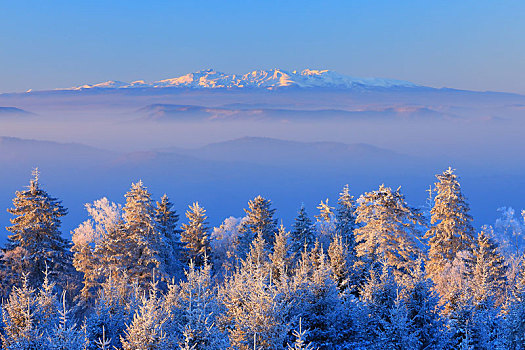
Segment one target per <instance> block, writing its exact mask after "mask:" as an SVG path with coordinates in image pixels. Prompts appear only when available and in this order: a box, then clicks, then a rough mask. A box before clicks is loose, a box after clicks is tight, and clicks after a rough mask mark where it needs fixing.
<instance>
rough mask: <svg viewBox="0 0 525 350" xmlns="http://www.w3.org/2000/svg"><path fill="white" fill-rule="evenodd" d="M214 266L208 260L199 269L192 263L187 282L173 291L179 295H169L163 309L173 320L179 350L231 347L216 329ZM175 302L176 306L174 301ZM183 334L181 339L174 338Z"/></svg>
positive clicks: (217, 349) (173, 330)
mask: <svg viewBox="0 0 525 350" xmlns="http://www.w3.org/2000/svg"><path fill="white" fill-rule="evenodd" d="M211 269H212V267H211V264H209V263H208V262H207V261H206V260H205V261H204V264H203V266H202V267H201V268H200V269H197V268H196V267H195V264H194V263H193V261H190V265H189V269H188V270H187V271H185V274H186V281H182V282H181V283H180V286H179V288H177V289H170V291H176V293H177V295H175V296H173V295H172V296H170V295H168V296H167V297H166V300H165V304H166V305H165V306H164V308H165V309H166V310H168V313H169V316H170V321H169V322H170V325H171V326H170V328H169V330H170V331H171V333H172V335H168V336H169V337H171V338H173V339H172V340H171V342H173V343H179V347H180V348H189V349H195V350H207V349H209V350H220V349H226V348H227V347H228V341H227V336H226V335H225V334H223V333H221V332H220V330H219V329H218V327H217V323H216V317H217V314H218V310H219V307H218V304H217V296H216V290H215V288H214V286H213V283H212V279H211ZM174 299H176V300H175V302H173V300H174ZM180 333H182V334H183V337H182V339H180V337H178V336H174V335H175V334H177V335H178V334H180Z"/></svg>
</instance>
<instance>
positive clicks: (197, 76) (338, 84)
mask: <svg viewBox="0 0 525 350" xmlns="http://www.w3.org/2000/svg"><path fill="white" fill-rule="evenodd" d="M417 86H418V85H416V84H413V83H411V82H408V81H402V80H394V79H383V78H356V77H351V76H348V75H343V74H339V73H337V72H334V71H330V70H314V69H305V70H303V71H300V72H299V71H295V70H294V71H291V72H288V71H285V70H281V69H270V70H254V71H252V72H248V73H246V74H242V75H238V74H226V73H222V72H217V71H215V70H213V69H206V70H201V71H198V72H194V73H189V74H185V75H182V76H180V77H176V78H170V79H163V80H159V81H154V82H151V83H146V82H144V81H143V80H137V81H134V82H131V83H125V82H121V81H107V82H103V83H98V84H93V85H88V84H86V85H81V86H77V87H73V88H69V89H65V90H85V89H129V88H164V87H172V88H191V89H218V88H219V89H220V88H222V89H225V88H226V89H233V88H237V89H242V88H252V89H253V88H255V89H268V90H272V89H277V88H284V87H298V88H334V89H352V88H360V87H361V88H367V87H370V88H374V87H376V88H377V87H379V88H393V87H405V88H412V87H417Z"/></svg>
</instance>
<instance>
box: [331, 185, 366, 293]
mask: <svg viewBox="0 0 525 350" xmlns="http://www.w3.org/2000/svg"><path fill="white" fill-rule="evenodd" d="M355 211H356V202H355V200H354V197H353V196H352V195H351V194H350V190H349V188H348V185H345V186H344V187H343V191H342V192H341V193H340V194H339V201H338V202H337V208H336V215H335V218H336V223H335V232H336V234H337V235H339V236H340V237H341V238H342V243H343V244H344V246H345V247H346V251H347V252H346V261H347V265H348V277H347V278H348V287H349V292H350V293H352V294H354V295H357V294H358V290H359V286H361V285H362V284H363V283H364V279H363V278H364V276H366V269H364V270H363V268H364V267H365V266H364V265H363V264H360V262H359V260H358V258H357V252H356V246H357V244H356V238H355V234H354V231H355V229H356V228H357V227H358V225H357V223H356V212H355Z"/></svg>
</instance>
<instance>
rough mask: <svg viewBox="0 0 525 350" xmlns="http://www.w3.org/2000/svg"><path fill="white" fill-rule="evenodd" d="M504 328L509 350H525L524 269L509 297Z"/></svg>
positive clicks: (506, 344)
mask: <svg viewBox="0 0 525 350" xmlns="http://www.w3.org/2000/svg"><path fill="white" fill-rule="evenodd" d="M502 328H503V329H504V336H505V346H506V348H507V349H513V350H523V349H525V270H524V269H523V267H522V269H521V271H520V273H519V276H518V279H517V283H516V285H515V286H514V288H513V290H512V293H511V295H510V296H509V301H508V305H507V307H506V314H505V320H504V323H503V325H502Z"/></svg>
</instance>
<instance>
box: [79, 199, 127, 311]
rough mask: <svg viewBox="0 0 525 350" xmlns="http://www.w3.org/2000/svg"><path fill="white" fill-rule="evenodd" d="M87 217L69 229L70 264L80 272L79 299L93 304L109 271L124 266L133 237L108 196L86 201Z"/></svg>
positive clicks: (118, 206)
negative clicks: (71, 242) (71, 255)
mask: <svg viewBox="0 0 525 350" xmlns="http://www.w3.org/2000/svg"><path fill="white" fill-rule="evenodd" d="M85 207H86V210H87V212H88V215H89V217H90V219H88V220H87V221H84V222H83V223H82V224H80V225H79V226H78V227H77V228H76V229H75V230H74V231H73V232H72V240H73V247H72V248H71V251H72V252H73V266H74V267H75V269H76V270H77V271H78V272H80V273H81V274H82V275H83V285H84V286H83V288H82V290H81V293H80V299H81V300H82V302H83V303H92V301H93V298H94V296H95V295H96V292H97V290H98V288H99V286H100V283H102V282H103V280H104V279H105V278H107V277H108V276H109V274H110V273H111V271H114V270H118V269H127V268H126V266H127V265H128V263H130V262H131V256H130V253H131V252H130V251H129V247H130V246H131V245H132V239H131V237H130V235H128V234H127V231H126V230H125V227H124V222H123V219H122V212H121V207H120V205H117V204H115V203H112V202H109V201H108V199H107V198H102V199H99V200H96V201H94V202H93V203H92V204H90V203H88V204H86V206H85Z"/></svg>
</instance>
